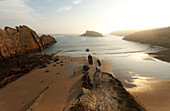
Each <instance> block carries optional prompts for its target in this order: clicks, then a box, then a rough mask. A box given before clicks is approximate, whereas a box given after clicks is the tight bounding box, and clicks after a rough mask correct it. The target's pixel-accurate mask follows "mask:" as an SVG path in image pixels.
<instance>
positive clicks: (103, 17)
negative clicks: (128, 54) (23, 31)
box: [0, 0, 170, 34]
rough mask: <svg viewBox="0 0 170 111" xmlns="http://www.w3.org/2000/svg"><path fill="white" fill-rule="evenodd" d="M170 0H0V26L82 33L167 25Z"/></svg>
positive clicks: (38, 30)
mask: <svg viewBox="0 0 170 111" xmlns="http://www.w3.org/2000/svg"><path fill="white" fill-rule="evenodd" d="M169 4H170V0H0V28H1V29H4V27H5V26H11V27H15V26H18V25H27V26H29V27H30V28H32V29H33V30H35V31H36V32H37V33H45V34H55V33H60V34H81V33H84V32H85V31H86V30H92V31H98V32H101V33H104V34H105V33H110V32H112V31H116V30H128V29H144V28H156V27H167V26H170V14H169V11H170V6H169Z"/></svg>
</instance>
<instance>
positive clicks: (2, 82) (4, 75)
mask: <svg viewBox="0 0 170 111" xmlns="http://www.w3.org/2000/svg"><path fill="white" fill-rule="evenodd" d="M55 59H56V57H55V56H54V55H53V54H51V55H47V54H35V53H30V54H26V55H21V56H18V57H15V58H10V59H8V60H6V61H1V63H0V69H1V70H0V88H2V87H4V86H6V85H7V84H8V83H10V82H12V81H14V80H16V79H17V78H19V77H21V76H23V75H25V74H26V73H28V72H30V71H31V70H32V69H34V68H36V67H39V68H45V67H46V64H47V63H48V62H49V61H52V60H55Z"/></svg>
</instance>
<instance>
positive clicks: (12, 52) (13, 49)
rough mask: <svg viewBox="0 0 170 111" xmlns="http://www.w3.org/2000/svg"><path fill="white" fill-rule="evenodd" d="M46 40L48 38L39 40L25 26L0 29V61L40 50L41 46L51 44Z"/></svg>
mask: <svg viewBox="0 0 170 111" xmlns="http://www.w3.org/2000/svg"><path fill="white" fill-rule="evenodd" d="M48 38H50V37H47V38H45V37H42V40H41V39H40V38H39V36H38V35H37V34H36V32H35V31H33V30H32V29H30V28H29V27H27V26H19V27H16V29H14V28H10V27H5V29H4V30H1V29H0V60H3V59H6V58H8V57H14V56H17V55H22V54H25V53H29V52H33V51H37V50H42V49H43V45H46V44H51V43H52V42H51V39H50V41H49V43H48ZM41 41H42V42H41ZM52 41H53V39H52ZM53 43H54V42H53Z"/></svg>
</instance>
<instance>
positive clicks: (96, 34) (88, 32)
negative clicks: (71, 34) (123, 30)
mask: <svg viewBox="0 0 170 111" xmlns="http://www.w3.org/2000/svg"><path fill="white" fill-rule="evenodd" d="M81 36H90V37H104V36H103V35H102V34H101V33H98V32H95V31H86V33H85V34H83V35H81Z"/></svg>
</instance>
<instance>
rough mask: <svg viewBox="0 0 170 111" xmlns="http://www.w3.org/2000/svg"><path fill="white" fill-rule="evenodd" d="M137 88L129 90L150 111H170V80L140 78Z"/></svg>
mask: <svg viewBox="0 0 170 111" xmlns="http://www.w3.org/2000/svg"><path fill="white" fill-rule="evenodd" d="M135 84H137V87H135V88H131V89H127V90H128V91H129V92H130V93H131V94H132V95H133V96H134V97H135V98H136V100H137V101H139V102H140V103H141V104H143V105H144V106H145V107H146V109H147V110H148V111H170V106H169V103H170V93H169V92H170V89H169V87H170V80H156V79H152V78H149V77H148V78H142V77H141V78H139V79H137V80H136V81H135Z"/></svg>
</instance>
